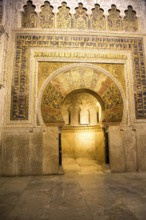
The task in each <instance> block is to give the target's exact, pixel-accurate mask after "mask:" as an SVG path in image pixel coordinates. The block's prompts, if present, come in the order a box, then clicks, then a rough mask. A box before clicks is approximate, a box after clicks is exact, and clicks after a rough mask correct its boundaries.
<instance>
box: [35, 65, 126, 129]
mask: <svg viewBox="0 0 146 220" xmlns="http://www.w3.org/2000/svg"><path fill="white" fill-rule="evenodd" d="M85 68H86V69H87V70H92V71H95V72H96V74H98V75H100V76H101V75H102V76H105V77H106V78H108V79H110V81H111V82H112V83H113V85H116V86H115V87H116V88H117V91H119V94H120V96H121V99H122V102H123V110H122V111H123V112H122V114H123V116H122V123H124V124H125V123H126V119H127V112H128V109H127V99H126V94H125V91H124V90H123V88H122V86H121V84H120V83H119V82H118V80H117V79H116V78H115V77H114V76H113V75H112V74H111V73H110V72H108V71H107V70H105V69H103V68H101V67H99V66H96V65H95V64H89V63H76V64H69V65H66V66H64V67H61V68H59V69H58V70H56V71H55V72H53V73H52V74H50V76H49V77H48V78H47V79H46V80H45V82H44V83H43V85H42V87H41V89H40V92H39V96H38V106H37V107H38V118H39V121H40V123H41V124H42V125H44V120H43V116H42V107H41V105H42V97H43V94H44V92H45V90H46V88H47V86H48V85H49V84H51V83H52V82H53V80H55V78H57V77H58V76H59V75H61V74H63V73H66V72H69V71H71V70H73V69H78V70H79V71H81V70H82V69H84V70H85ZM101 78H102V77H101ZM76 89H80V87H78V88H76ZM85 89H86V86H85ZM87 89H90V90H91V91H94V92H97V91H96V89H95V90H92V87H88V88H87ZM69 92H72V90H68V93H69ZM66 95H67V94H65V96H66ZM65 96H63V97H62V99H64V98H65Z"/></svg>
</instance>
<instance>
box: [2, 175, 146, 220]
mask: <svg viewBox="0 0 146 220" xmlns="http://www.w3.org/2000/svg"><path fill="white" fill-rule="evenodd" d="M6 219H7V220H136V219H139V220H146V173H123V174H111V173H103V172H102V173H101V172H99V173H89V172H86V173H76V172H75V173H73V172H68V173H66V174H65V175H58V176H57V175H56V176H55V175H54V176H29V177H1V178H0V220H6Z"/></svg>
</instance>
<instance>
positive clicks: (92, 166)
mask: <svg viewBox="0 0 146 220" xmlns="http://www.w3.org/2000/svg"><path fill="white" fill-rule="evenodd" d="M63 169H64V172H65V173H78V174H89V173H90V174H93V173H94V174H96V173H98V174H99V173H103V172H110V170H109V169H108V167H106V166H105V165H100V164H99V163H98V162H97V161H96V160H93V159H91V158H77V159H74V158H68V157H67V158H63Z"/></svg>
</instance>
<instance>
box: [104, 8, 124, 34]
mask: <svg viewBox="0 0 146 220" xmlns="http://www.w3.org/2000/svg"><path fill="white" fill-rule="evenodd" d="M108 13H109V15H108V17H107V23H108V29H109V30H111V31H121V30H122V18H121V16H120V11H119V10H118V9H117V7H116V5H112V6H111V9H109V10H108Z"/></svg>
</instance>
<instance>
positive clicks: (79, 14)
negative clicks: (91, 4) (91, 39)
mask: <svg viewBox="0 0 146 220" xmlns="http://www.w3.org/2000/svg"><path fill="white" fill-rule="evenodd" d="M75 11H76V13H75V15H74V27H75V28H77V29H86V28H88V15H87V9H86V8H84V7H83V4H82V3H79V4H78V7H77V8H75Z"/></svg>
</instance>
